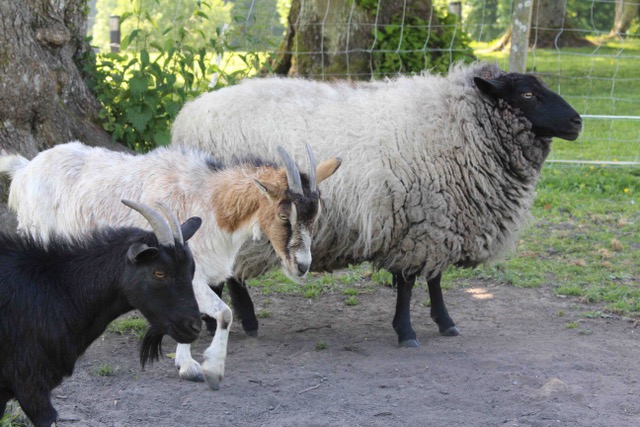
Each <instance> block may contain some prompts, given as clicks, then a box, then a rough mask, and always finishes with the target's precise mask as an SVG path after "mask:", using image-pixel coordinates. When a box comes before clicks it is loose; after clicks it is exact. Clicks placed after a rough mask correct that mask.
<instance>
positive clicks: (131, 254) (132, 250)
mask: <svg viewBox="0 0 640 427" xmlns="http://www.w3.org/2000/svg"><path fill="white" fill-rule="evenodd" d="M158 253H159V251H158V248H152V247H151V246H147V245H145V244H144V243H136V244H133V245H131V246H130V247H129V251H128V252H127V258H129V261H131V262H132V263H133V264H138V263H140V262H144V261H149V260H152V259H153V258H155V257H156V256H158Z"/></svg>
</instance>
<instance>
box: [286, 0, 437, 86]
mask: <svg viewBox="0 0 640 427" xmlns="http://www.w3.org/2000/svg"><path fill="white" fill-rule="evenodd" d="M405 3H406V9H405V8H404V6H405ZM360 4H361V2H359V1H354V0H305V1H301V0H293V2H292V4H291V10H290V12H289V18H288V20H289V26H288V29H287V34H286V36H285V40H284V42H283V44H282V46H281V48H280V51H281V52H282V54H281V56H280V57H279V58H278V62H277V63H276V64H275V65H274V70H275V72H276V73H278V74H285V75H302V76H306V77H309V78H316V79H332V78H344V77H345V76H346V77H348V78H350V79H354V80H368V79H370V78H371V76H372V74H373V64H372V52H371V50H372V49H371V48H372V46H373V45H374V43H375V35H374V31H373V28H374V25H378V26H379V27H381V26H384V25H388V24H390V23H391V22H392V21H393V19H394V18H396V19H397V17H400V16H402V14H403V13H404V15H405V16H407V17H409V16H411V17H413V16H417V17H420V18H422V19H423V20H425V21H426V22H431V23H433V22H434V20H435V18H434V17H433V16H432V15H433V14H432V8H431V0H409V1H405V0H387V1H382V3H381V6H380V9H379V11H377V12H378V16H377V19H376V10H374V11H373V12H372V11H370V10H367V9H366V8H364V7H362V6H361V5H360Z"/></svg>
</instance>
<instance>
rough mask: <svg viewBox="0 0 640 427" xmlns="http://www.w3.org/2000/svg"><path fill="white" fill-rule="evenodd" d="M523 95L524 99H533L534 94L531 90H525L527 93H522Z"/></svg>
mask: <svg viewBox="0 0 640 427" xmlns="http://www.w3.org/2000/svg"><path fill="white" fill-rule="evenodd" d="M522 97H523V98H524V99H531V98H533V94H532V93H531V92H525V93H523V94H522Z"/></svg>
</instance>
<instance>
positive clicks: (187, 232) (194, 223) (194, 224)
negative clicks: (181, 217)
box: [180, 216, 202, 242]
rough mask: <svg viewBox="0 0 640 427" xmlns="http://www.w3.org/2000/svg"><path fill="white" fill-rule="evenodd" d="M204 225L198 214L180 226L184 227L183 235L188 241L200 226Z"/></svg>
mask: <svg viewBox="0 0 640 427" xmlns="http://www.w3.org/2000/svg"><path fill="white" fill-rule="evenodd" d="M201 225H202V219H201V218H200V217H197V216H192V217H191V218H189V219H188V220H186V221H185V222H184V223H183V224H182V225H181V226H180V228H181V229H182V237H183V238H184V241H185V242H186V241H187V240H189V239H190V238H191V237H193V235H194V234H195V233H196V231H198V229H199V228H200V226H201Z"/></svg>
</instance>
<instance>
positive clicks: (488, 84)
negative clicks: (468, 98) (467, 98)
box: [473, 77, 505, 98]
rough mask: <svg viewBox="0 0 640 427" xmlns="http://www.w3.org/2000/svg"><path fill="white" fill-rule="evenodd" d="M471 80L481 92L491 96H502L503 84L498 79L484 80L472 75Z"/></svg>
mask: <svg viewBox="0 0 640 427" xmlns="http://www.w3.org/2000/svg"><path fill="white" fill-rule="evenodd" d="M473 82H474V83H475V84H476V87H477V88H478V90H479V91H480V92H482V93H483V94H485V95H487V96H489V97H491V98H504V91H505V84H504V82H501V81H500V80H485V79H483V78H481V77H474V78H473Z"/></svg>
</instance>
